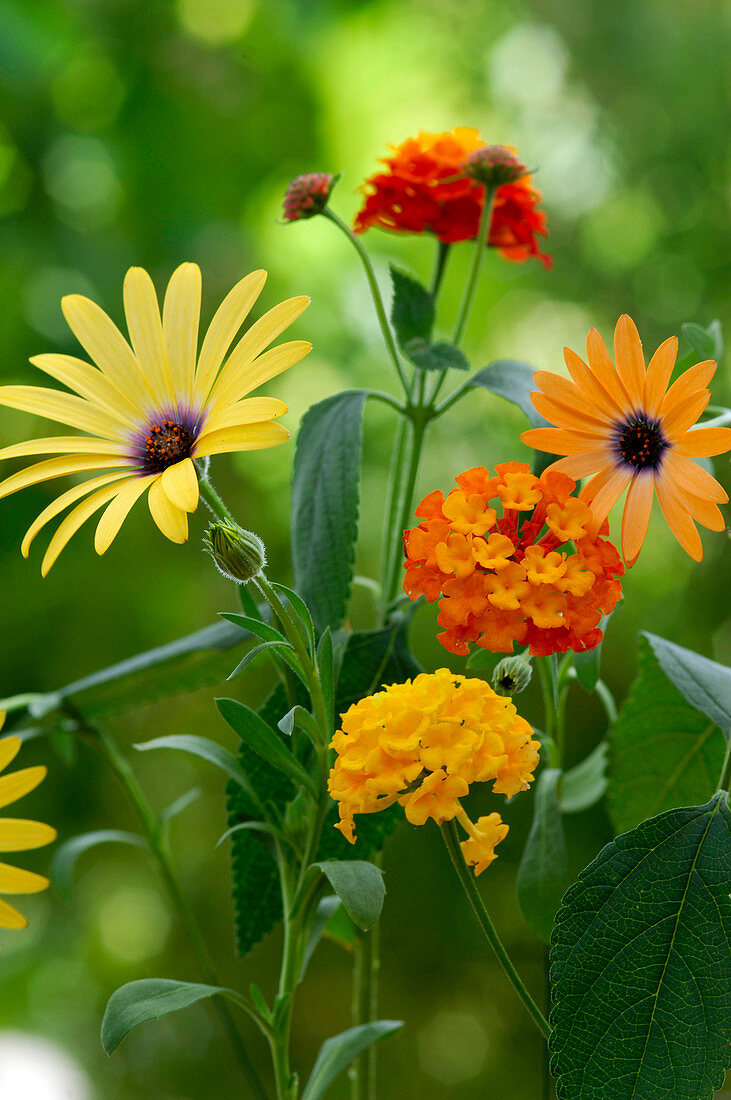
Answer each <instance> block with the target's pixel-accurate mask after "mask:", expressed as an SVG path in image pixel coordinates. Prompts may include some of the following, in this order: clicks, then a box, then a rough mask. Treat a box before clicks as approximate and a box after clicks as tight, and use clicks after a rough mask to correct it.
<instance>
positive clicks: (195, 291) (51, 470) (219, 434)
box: [0, 263, 312, 576]
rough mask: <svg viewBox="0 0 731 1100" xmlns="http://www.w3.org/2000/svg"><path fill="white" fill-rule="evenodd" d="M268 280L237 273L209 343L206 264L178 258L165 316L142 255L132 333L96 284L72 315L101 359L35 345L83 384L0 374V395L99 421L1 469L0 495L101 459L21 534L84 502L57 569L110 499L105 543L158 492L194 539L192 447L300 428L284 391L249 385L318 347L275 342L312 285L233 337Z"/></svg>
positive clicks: (4, 401) (172, 522)
mask: <svg viewBox="0 0 731 1100" xmlns="http://www.w3.org/2000/svg"><path fill="white" fill-rule="evenodd" d="M265 281H266V272H265V271H253V272H252V273H251V274H250V275H247V276H246V278H244V279H242V280H241V282H240V283H237V285H236V286H235V287H234V288H233V290H232V291H231V292H230V293H229V294H228V295H227V296H226V298H225V299H224V301H223V303H222V304H221V306H220V307H219V308H218V310H217V311H216V313H215V315H214V317H213V320H212V322H211V324H210V326H209V328H208V331H207V333H206V335H205V337H204V339H203V342H202V345H201V348H200V351H198V323H199V317H200V302H201V273H200V269H199V268H198V267H197V265H196V264H191V263H186V264H182V265H181V266H180V267H178V268H177V270H176V271H175V272H173V275H172V278H171V279H170V282H169V284H168V287H167V291H166V293H165V301H164V304H163V309H162V317H161V316H160V310H159V307H158V301H157V295H156V294H155V288H154V287H153V285H152V280H151V279H150V276H149V275H148V274H147V272H146V271H144V270H143V269H142V268H141V267H133V268H130V270H129V271H128V272H127V275H126V278H125V280H124V308H125V314H126V317H127V328H128V330H129V338H130V339H129V343H128V342H127V340H126V339H125V338H124V336H123V335H122V333H121V332H120V331H119V330H118V329H117V328H116V326H115V325H114V323H113V322H112V321H111V320H110V318H109V317H108V316H107V314H106V313H104V311H103V310H102V309H100V308H99V306H97V305H96V304H95V303H94V302H92V301H90V300H89V299H88V298H83V297H81V296H80V295H78V294H72V295H69V296H68V297H66V298H64V299H63V300H62V302H61V306H62V309H63V312H64V315H65V317H66V320H67V321H68V323H69V325H70V327H71V329H72V330H73V332H74V335H75V336H76V337H77V339H78V340H79V343H80V344H81V345H82V346H83V347H84V349H85V350H86V352H87V354H88V355H89V357H90V359H91V360H92V362H93V363H94V364H96V365H95V366H93V365H92V364H91V363H88V362H84V361H82V360H80V359H76V358H74V357H73V356H71V355H55V354H49V355H37V356H35V357H34V358H33V359H31V362H32V363H33V364H34V365H35V366H37V367H39V368H40V369H41V370H42V371H45V372H46V374H49V375H50V376H51V377H52V378H55V379H57V380H58V381H59V382H62V383H63V384H64V385H65V386H67V387H68V388H69V389H70V390H72V391H74V392H73V393H67V392H66V391H65V390H56V389H42V388H39V387H36V386H0V405H7V406H9V407H10V408H14V409H22V410H23V411H25V412H30V413H35V414H36V415H38V416H43V417H46V418H47V419H49V420H55V421H58V422H60V423H62V424H68V425H70V426H71V427H72V428H78V429H80V430H81V431H82V432H85V433H87V434H85V435H73V436H54V437H51V438H46V439H33V440H30V441H29V442H27V443H18V444H15V445H14V446H11V447H5V448H4V449H3V450H1V451H0V458H20V457H25V456H28V455H57V456H60V457H56V458H51V459H46V460H44V461H43V462H39V463H36V464H35V465H33V466H29V467H28V468H27V469H25V470H21V471H20V472H19V473H15V474H12V475H11V476H10V477H8V478H6V479H5V481H3V482H0V497H3V496H8V494H10V493H14V492H16V491H17V490H18V489H24V488H26V487H27V486H29V485H36V484H38V483H39V482H41V481H47V480H49V479H51V478H56V477H64V476H66V475H68V474H85V473H91V472H96V476H94V477H92V478H91V479H90V480H88V481H84V482H83V483H81V484H79V485H75V486H74V487H73V488H72V489H69V490H67V491H66V492H64V493H62V494H61V496H59V497H58V498H57V499H56V500H54V501H53V502H52V503H51V504H49V506H48V507H47V508H45V509H44V510H43V511H42V512H41V514H40V515H39V516H38V518H37V519H36V520H35V522H34V523H33V524H31V526H30V528H29V529H28V531H27V533H26V535H25V538H24V539H23V543H22V552H23V554H24V556H26V557H27V556H28V553H29V551H30V546H31V543H32V541H33V539H34V538H35V536H36V535H37V534H38V532H39V531H40V530H41V528H43V527H44V526H45V525H46V524H47V523H49V522H50V521H51V520H53V519H55V518H56V517H58V516H60V515H61V514H62V513H63V512H64V511H65V510H66V509H67V508H71V511H70V512H69V513H68V514H67V515H66V517H65V518H64V519H63V520H62V522H61V523H60V524H59V526H58V528H57V529H56V531H55V533H54V535H53V537H52V538H51V540H50V543H49V546H48V549H47V551H46V554H45V557H44V559H43V563H42V566H41V571H42V573H43V575H44V576H45V575H46V573H47V572H48V570H49V569H50V568H51V566H52V565H53V563H54V562H55V560H56V558H57V557H58V555H59V554H60V552H61V550H62V549H63V548H64V546H65V545H66V543H67V542H68V540H69V539H70V538H71V536H72V535H73V534H74V532H75V531H77V530H78V529H79V527H80V526H81V525H82V523H84V522H85V520H87V519H89V517H90V516H92V515H93V514H94V513H95V512H97V511H98V510H99V509H100V508H104V512H103V513H102V516H101V519H100V520H99V523H98V525H97V528H96V535H95V539H94V545H95V547H96V550H97V553H99V554H103V553H104V552H105V550H107V549H108V548H109V546H110V545H111V543H112V541H113V540H114V538H115V537H116V535H117V532H118V531H119V529H120V527H121V525H122V523H123V522H124V520H125V518H126V516H127V514H128V513H129V511H130V509H131V508H132V506H133V504H134V503H135V501H136V500H137V499H138V498H139V497H141V496H142V494H143V493H145V492H146V493H147V500H148V504H149V508H150V512H151V514H152V518H153V519H154V521H155V523H156V524H157V526H158V527H159V529H160V530H161V531H162V533H163V534H164V535H166V536H167V538H169V539H171V541H172V542H178V543H180V542H185V540H186V539H187V537H188V513H189V512H193V511H195V509H196V507H197V504H198V477H197V473H196V469H195V466H194V465H193V459H197V458H204V457H206V456H208V455H216V454H222V453H224V452H226V451H251V450H259V449H260V448H263V447H274V446H276V445H277V444H278V443H283V442H284V441H285V440H286V439H288V438H289V433H288V432H287V430H286V428H284V427H282V425H281V424H277V423H275V422H274V417H277V416H281V415H282V414H283V413H285V412H286V411H287V406H286V405H285V404H284V402H283V401H280V400H278V399H277V398H275V397H249V396H248V395H249V394H250V393H251V392H252V391H253V390H255V389H257V388H258V387H259V386H261V385H262V384H263V383H264V382H267V381H268V380H269V379H270V378H273V377H274V376H275V375H277V374H280V373H281V372H282V371H284V370H287V368H288V367H291V366H292V365H293V364H294V363H296V362H298V361H299V360H300V359H302V358H303V356H305V355H306V354H307V353H308V352H309V351H310V349H311V346H312V345H311V344H309V343H307V342H306V341H304V340H293V341H291V342H289V343H286V344H280V345H279V346H278V347H274V348H270V349H269V350H268V351H265V350H264V349H265V348H266V347H267V345H268V344H270V343H271V341H272V340H274V339H275V338H276V337H277V336H279V334H280V333H281V332H283V330H284V329H285V328H287V326H288V325H290V324H292V322H293V321H294V320H296V318H297V317H299V315H300V314H301V313H302V311H303V310H304V309H305V307H306V306H307V305H308V304H309V301H310V299H309V298H307V297H298V298H290V299H288V300H287V301H285V302H281V303H280V304H279V305H277V306H274V308H273V309H270V310H269V311H268V312H267V313H265V314H264V315H263V316H262V317H260V318H259V319H258V320H257V321H255V322H254V324H253V325H251V327H250V328H249V329H248V330H247V331H246V332H245V333H244V335H243V336H242V337H241V338H240V339H239V341H238V343H236V344H235V346H234V347H233V349H232V350H231V345H232V344H233V341H234V339H235V337H236V334H237V332H238V331H239V329H240V328H241V325H242V324H243V322H244V320H245V319H246V317H247V315H248V314H249V311H250V310H251V308H252V306H253V305H254V303H255V302H256V300H257V298H258V297H259V295H260V293H261V291H262V288H263V286H264V283H265ZM77 395H78V396H77ZM98 471H103V472H102V473H99V472H98ZM72 506H73V507H72Z"/></svg>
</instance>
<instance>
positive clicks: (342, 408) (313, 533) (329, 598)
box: [292, 390, 367, 630]
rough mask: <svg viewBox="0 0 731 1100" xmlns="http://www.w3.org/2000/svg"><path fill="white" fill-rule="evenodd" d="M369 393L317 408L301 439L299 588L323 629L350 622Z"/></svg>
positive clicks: (297, 465)
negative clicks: (348, 610) (347, 615)
mask: <svg viewBox="0 0 731 1100" xmlns="http://www.w3.org/2000/svg"><path fill="white" fill-rule="evenodd" d="M366 396H367V394H366V393H365V391H363V390H346V391H345V392H344V393H339V394H336V395H335V396H334V397H329V398H327V400H325V401H320V402H319V404H317V405H313V406H312V408H311V409H310V410H309V411H308V412H307V413H305V416H304V418H303V420H302V424H301V426H300V430H299V435H298V438H297V450H296V453H295V458H294V480H293V483H292V563H293V567H294V577H295V587H296V588H297V591H298V592H300V593H301V595H302V598H303V599H304V600H305V603H306V604H307V606H308V607H309V608H310V610H311V612H312V616H313V618H314V620H315V623H316V624H317V627H318V629H319V630H324V629H325V627H326V626H331V627H333V628H334V627H337V626H339V625H340V623H341V622H342V621H343V619H344V618H345V612H346V608H347V606H348V599H349V596H350V583H351V580H352V578H353V565H354V562H355V544H356V539H357V537H358V504H359V497H360V484H359V483H360V452H361V420H362V418H363V406H364V404H365V400H366Z"/></svg>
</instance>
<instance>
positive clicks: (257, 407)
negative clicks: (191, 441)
mask: <svg viewBox="0 0 731 1100" xmlns="http://www.w3.org/2000/svg"><path fill="white" fill-rule="evenodd" d="M286 411H287V406H286V405H285V403H284V401H280V400H279V399H278V398H276V397H248V398H245V399H244V400H243V401H237V402H236V404H235V405H226V406H223V405H222V406H221V408H220V409H217V410H216V411H215V412H213V413H211V414H210V416H208V417H207V418H206V422H205V428H204V430H203V431H202V432H201V434H200V436H199V439H203V438H204V437H205V436H206V435H208V433H209V432H216V431H218V430H219V429H220V428H237V427H241V426H243V425H244V424H261V423H262V422H263V421H265V420H273V419H274V417H275V416H284V414H285V413H286Z"/></svg>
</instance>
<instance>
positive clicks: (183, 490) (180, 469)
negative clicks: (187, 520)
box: [160, 458, 198, 512]
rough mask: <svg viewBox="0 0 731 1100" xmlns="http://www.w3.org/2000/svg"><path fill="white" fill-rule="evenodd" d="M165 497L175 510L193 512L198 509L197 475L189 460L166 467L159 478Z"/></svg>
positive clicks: (185, 459)
mask: <svg viewBox="0 0 731 1100" xmlns="http://www.w3.org/2000/svg"><path fill="white" fill-rule="evenodd" d="M160 480H161V482H162V488H163V492H164V493H165V496H166V497H167V498H168V500H169V501H170V503H171V504H174V505H175V507H176V508H182V510H183V511H184V512H195V510H196V508H197V507H198V475H197V474H196V472H195V466H194V465H193V463H192V461H191V460H190V459H189V458H184V459H183V461H182V462H176V463H175V465H174V466H168V468H167V469H166V470H164V471H163V475H162V477H161V479H160Z"/></svg>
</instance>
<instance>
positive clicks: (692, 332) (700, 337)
mask: <svg viewBox="0 0 731 1100" xmlns="http://www.w3.org/2000/svg"><path fill="white" fill-rule="evenodd" d="M680 328H681V331H682V333H683V336H684V337H685V339H686V340H687V341H688V343H689V344H690V346H691V347H692V348H693V351H694V352H695V353H696V355H697V356H698V361H699V362H704V361H705V360H706V359H715V360H716V361H718V360H719V359H720V358H721V356H722V355H723V335H722V332H721V322H720V321H718V320H716V321H711V323H710V325H709V326H708V327H707V328H704V327H703V325H696V324H694V323H693V322H692V321H688V322H687V323H686V324H684V325H681V326H680Z"/></svg>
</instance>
